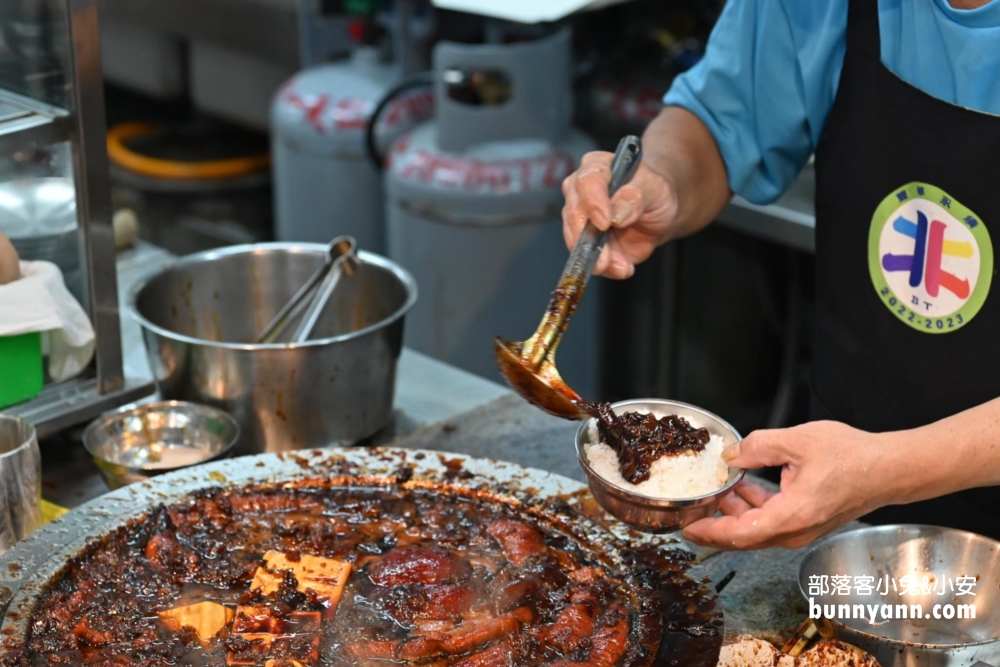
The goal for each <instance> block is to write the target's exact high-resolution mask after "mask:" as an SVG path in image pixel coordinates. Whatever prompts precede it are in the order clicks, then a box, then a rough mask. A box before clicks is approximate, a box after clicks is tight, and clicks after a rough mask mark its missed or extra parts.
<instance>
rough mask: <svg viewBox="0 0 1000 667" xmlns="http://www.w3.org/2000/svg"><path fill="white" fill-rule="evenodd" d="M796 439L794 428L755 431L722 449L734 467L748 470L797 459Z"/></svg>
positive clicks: (782, 463) (723, 456) (727, 460)
mask: <svg viewBox="0 0 1000 667" xmlns="http://www.w3.org/2000/svg"><path fill="white" fill-rule="evenodd" d="M795 441H796V438H795V436H794V434H793V433H792V429H767V430H760V431H754V432H753V433H751V434H750V435H748V436H747V437H745V438H743V439H742V440H740V441H739V442H736V443H734V444H732V445H729V446H728V447H726V448H725V449H724V450H722V458H723V459H725V460H726V463H728V464H729V465H731V466H733V467H736V468H746V469H747V470H754V469H757V468H766V467H768V466H782V465H785V464H786V463H791V462H793V461H795V460H796V458H797V457H796V447H795Z"/></svg>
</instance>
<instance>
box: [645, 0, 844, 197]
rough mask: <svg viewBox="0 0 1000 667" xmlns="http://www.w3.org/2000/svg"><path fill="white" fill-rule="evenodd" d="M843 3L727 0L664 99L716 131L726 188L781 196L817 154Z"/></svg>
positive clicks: (837, 65)
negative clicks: (697, 56)
mask: <svg viewBox="0 0 1000 667" xmlns="http://www.w3.org/2000/svg"><path fill="white" fill-rule="evenodd" d="M846 29H847V0H822V1H820V0H729V2H728V3H727V4H726V7H725V9H724V10H723V12H722V15H721V16H720V17H719V20H718V22H717V23H716V25H715V28H714V30H713V31H712V35H711V37H710V39H709V42H708V47H707V49H706V53H705V57H704V58H703V59H702V60H701V62H699V63H698V64H697V65H696V66H695V67H694V68H692V69H691V70H690V71H688V72H686V73H684V74H682V75H680V76H679V77H677V78H676V79H675V80H674V83H673V85H672V86H671V88H670V90H669V92H668V93H667V95H666V97H665V98H664V101H665V102H666V103H667V104H668V105H675V106H681V107H684V108H686V109H688V110H689V111H691V112H692V113H694V114H695V115H697V116H698V117H699V118H700V119H701V120H702V122H704V123H705V125H707V126H708V128H709V130H710V131H711V132H712V135H713V136H714V137H715V141H716V143H717V144H718V145H719V150H720V152H721V153H722V158H723V160H724V161H725V163H726V168H727V172H728V177H729V187H730V189H731V190H732V191H733V192H735V193H737V194H740V195H742V196H743V197H745V198H746V199H748V200H749V201H751V202H753V203H755V204H766V203H769V202H771V201H774V200H775V199H777V198H778V197H779V196H780V195H781V194H782V193H783V192H784V191H785V190H786V189H787V188H788V187H789V186H790V185H791V184H792V182H793V181H794V180H795V178H796V176H797V175H798V173H799V171H801V169H802V167H803V165H805V163H806V162H807V161H808V160H809V156H810V155H812V153H813V152H814V151H815V150H816V145H817V143H818V142H819V137H820V133H821V132H822V129H823V124H824V122H825V121H826V116H827V114H828V113H829V111H830V107H831V106H832V105H833V100H834V97H835V95H836V90H837V83H838V80H839V78H840V70H841V68H842V66H843V62H844V51H845V42H844V37H845V33H846Z"/></svg>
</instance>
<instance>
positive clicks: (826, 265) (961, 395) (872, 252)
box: [813, 0, 1000, 539]
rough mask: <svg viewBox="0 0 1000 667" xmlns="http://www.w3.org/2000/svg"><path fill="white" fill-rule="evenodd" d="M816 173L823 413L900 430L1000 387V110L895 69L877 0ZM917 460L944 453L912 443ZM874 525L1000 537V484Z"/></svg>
mask: <svg viewBox="0 0 1000 667" xmlns="http://www.w3.org/2000/svg"><path fill="white" fill-rule="evenodd" d="M816 174H817V185H816V273H817V280H816V286H817V287H816V310H817V321H816V346H815V357H814V363H813V390H814V396H813V408H814V417H816V418H825V419H835V420H838V421H842V422H846V423H847V424H850V425H852V426H854V427H857V428H860V429H864V430H867V431H873V432H881V431H890V430H897V429H907V428H913V427H917V426H922V425H925V424H929V423H931V422H934V421H937V420H939V419H942V418H944V417H947V416H950V415H953V414H955V413H958V412H961V411H962V410H965V409H968V408H971V407H973V406H976V405H979V404H981V403H985V402H987V401H989V400H992V399H994V398H997V397H998V396H1000V294H994V293H993V292H997V291H998V290H1000V284H997V281H996V280H995V279H994V277H995V276H994V271H993V257H992V255H993V247H992V242H991V240H990V233H994V234H995V235H996V236H994V238H995V239H1000V116H994V115H989V114H984V113H978V112H975V111H971V110H969V109H965V108H962V107H958V106H954V105H951V104H948V103H946V102H943V101H941V100H939V99H936V98H934V97H932V96H930V95H928V94H926V93H924V92H922V91H920V90H918V89H917V88H914V87H913V86H911V85H909V84H907V83H906V82H904V81H903V80H901V79H900V78H898V77H897V76H896V75H894V74H893V73H892V72H890V71H889V70H888V69H886V67H885V66H884V65H883V64H882V61H881V51H880V37H879V25H878V2H877V1H876V0H851V1H850V9H849V14H848V27H847V52H846V56H845V60H844V67H843V71H842V73H841V77H840V85H839V89H838V91H837V97H836V100H835V102H834V105H833V108H832V109H831V111H830V115H829V117H828V119H827V121H826V125H825V127H824V129H823V133H822V137H821V140H820V143H819V147H818V149H817V152H816ZM998 437H1000V433H998ZM909 465H912V466H914V467H917V466H928V465H930V466H933V465H935V461H934V460H933V459H928V458H926V457H923V456H921V454H920V452H914V456H913V460H912V462H911V463H910V464H909ZM859 474H860V473H859ZM889 474H893V475H905V474H907V471H906V470H905V469H898V470H893V471H891V472H890V473H889ZM865 520H867V521H871V522H873V523H897V522H898V523H927V524H934V525H941V526H950V527H953V528H960V529H964V530H971V531H974V532H976V533H980V534H982V535H987V536H990V537H993V538H997V539H1000V488H998V487H991V488H982V489H974V490H971V491H965V492H962V493H957V494H954V495H951V496H946V497H944V498H939V499H934V500H930V501H925V502H920V503H914V504H911V505H902V506H894V507H888V508H884V509H881V510H879V511H876V512H875V513H873V514H871V515H869V516H868V517H866V518H865Z"/></svg>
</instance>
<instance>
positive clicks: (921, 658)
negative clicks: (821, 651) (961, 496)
mask: <svg viewBox="0 0 1000 667" xmlns="http://www.w3.org/2000/svg"><path fill="white" fill-rule="evenodd" d="M834 575H836V576H848V577H850V578H851V580H850V583H851V591H850V594H846V593H847V591H846V590H842V591H840V593H845V594H837V593H838V591H836V590H834V592H832V593H827V594H825V595H822V594H821V595H819V596H816V595H810V590H809V586H810V583H813V584H814V585H816V586H818V585H821V583H822V581H821V580H813V579H811V577H822V576H827V577H830V576H834ZM858 576H861V577H868V576H871V577H874V579H875V580H876V581H879V582H886V583H882V584H879V585H878V589H881V591H887V594H885V595H882V594H881V592H880V591H878V590H877V591H874V592H873V594H872V595H866V594H861V595H859V594H858V593H859V591H858V590H857V588H856V587H855V586H854V584H855V581H854V577H858ZM905 576H912V577H915V578H916V579H915V581H917V582H920V588H921V591H920V592H919V594H918V595H911V594H905V595H904V594H903V593H904V591H902V590H900V589H902V588H904V587H907V588H908V586H907V584H909V583H910V581H911V580H907V581H906V583H905V584H901V583H900V582H901V580H902V578H903V577H905ZM924 577H927V584H928V589H927V590H930V591H931V592H930V593H926V592H924V590H923V578H924ZM958 577H975V579H976V583H975V586H974V587H972V591H973V592H974V593H975V595H974V596H972V595H956V594H955V593H957V589H956V590H950V589H951V588H954V583H955V580H956V579H957V578H958ZM887 578H888V579H887ZM893 580H895V581H896V584H895V585H893V584H892V583H891V582H892V581H893ZM828 582H829V580H828ZM949 582H950V584H949ZM799 588H800V589H801V590H802V595H803V596H805V598H806V600H807V601H808V600H809V598H813V602H814V603H815V604H818V605H837V609H836V610H833V609H831V611H834V612H835V615H837V616H842V614H841V613H840V612H841V611H850V612H851V615H852V616H853V612H854V606H855V605H865V608H866V609H867V606H868V605H878V606H879V608H880V609H881V606H882V605H884V604H885V605H891V606H892V608H893V613H895V611H896V609H895V608H896V605H897V604H898V605H905V606H906V607H907V614H908V615H911V616H912V615H913V611H914V610H913V608H912V607H911V606H910V605H914V604H918V605H921V610H922V614H923V617H922V618H919V619H914V618H910V619H906V620H903V619H894V620H890V621H884V620H883V619H882V617H881V611H880V612H879V617H878V618H877V620H876V624H875V625H872V624H871V622H870V619H854V618H835V619H832V622H833V626H834V629H835V631H836V633H837V636H838V638H839V639H842V640H843V641H846V642H848V643H851V644H854V645H855V646H857V647H859V648H862V649H864V650H865V651H868V652H869V653H871V654H872V655H874V656H875V658H877V659H878V661H879V663H880V664H881V665H882V667H917V666H918V665H919V666H920V667H957V666H958V665H963V666H970V665H977V664H983V663H985V664H986V665H990V666H995V665H1000V543H998V542H995V541H993V540H990V539H987V538H985V537H982V536H980V535H976V534H974V533H968V532H965V531H961V530H953V529H950V528H940V527H937V526H911V525H894V526H878V527H873V528H861V529H858V530H852V531H849V532H846V533H841V534H839V535H834V536H832V537H828V538H826V539H825V540H822V541H821V542H818V543H817V544H816V545H815V546H814V547H813V548H812V549H811V550H810V551H809V553H808V554H807V555H806V558H805V560H804V561H803V562H802V565H801V567H800V569H799ZM893 589H896V590H893ZM934 589H938V590H937V591H935V590H934ZM942 589H943V591H944V594H938V593H939V592H940V591H941V590H942ZM821 590H822V589H819V590H813V591H812V592H813V593H816V592H821ZM860 592H861V593H867V592H868V591H867V590H866V589H864V588H862V590H861V591H860ZM910 592H913V591H912V589H911V590H910V591H907V593H910ZM967 604H975V607H976V618H975V619H962V620H958V619H957V618H954V619H951V620H948V619H945V618H940V619H936V618H933V615H934V606H935V605H953V607H952V608H953V609H955V610H956V611H955V613H956V616H957V614H958V611H957V605H967ZM840 605H848V607H847V608H845V609H841V608H840ZM944 613H945V610H944V607H942V608H941V609H939V615H941V616H943V615H944Z"/></svg>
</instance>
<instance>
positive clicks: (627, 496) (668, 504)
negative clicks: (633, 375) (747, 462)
mask: <svg viewBox="0 0 1000 667" xmlns="http://www.w3.org/2000/svg"><path fill="white" fill-rule="evenodd" d="M649 403H659V404H661V405H669V406H672V407H676V408H681V409H682V410H686V411H688V412H693V413H696V414H700V415H704V416H705V417H708V418H709V419H712V420H715V421H717V422H718V423H719V424H720V425H722V426H723V427H724V428H726V429H728V430H729V431H730V432H732V433H733V435H735V436H736V439H737V440H742V439H743V436H741V435H740V432H739V431H737V430H736V429H735V428H733V426H732V424H730V423H729V422H727V421H726V420H725V419H723V418H722V417H719V416H718V415H716V414H713V413H711V412H709V411H708V410H705V409H704V408H699V407H698V406H696V405H691V404H690V403H684V402H683V401H674V400H670V399H666V398H631V399H629V400H627V401H618V402H617V403H612V404H611V407H613V408H627V407H630V406H632V405H642V404H649ZM594 421H595V420H594V418H593V417H591V418H590V419H586V420H584V421H583V422H581V424H580V428H578V429H577V431H576V456H577V459H578V460H579V461H580V466H581V467H582V468H583V470H584V472H586V473H587V476H588V477H589V478H591V479H594V480H597V481H599V482H601V486H602V488H604V489H605V490H606V491H607V492H608V493H610V494H612V495H614V496H616V497H618V498H620V499H622V500H626V501H636V500H641V501H642V502H643V503H645V504H646V505H647V506H649V507H658V508H663V509H670V508H683V507H692V506H696V505H699V504H702V503H704V502H708V501H711V500H713V499H715V498H717V497H719V496H722V495H724V494H726V493H728V492H729V491H730V490H731V489H732V488H733V487H735V486H736V485H737V484H739V483H740V482H741V481H742V480H743V477H744V476H745V475H746V470H740V471H739V472H737V474H736V475H735V476H734V477H733V478H732V479H731V480H729V481H728V482H726V484H725V486H722V487H720V488H718V489H716V490H715V491H712V492H710V493H706V494H703V495H700V496H692V497H691V498H659V497H657V496H647V495H646V494H644V493H635V492H634V491H629V490H628V489H623V488H622V487H620V486H618V485H616V484H613V483H611V482H609V481H608V480H606V479H604V478H603V477H601V476H600V475H599V474H598V473H597V472H596V471H595V470H594V469H593V468H591V467H590V462H589V461H588V460H587V454H586V452H585V451H584V449H583V445H584V436H585V435H586V433H587V429H588V428H589V427H590V424H591V423H593V422H594ZM702 426H704V424H702Z"/></svg>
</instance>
